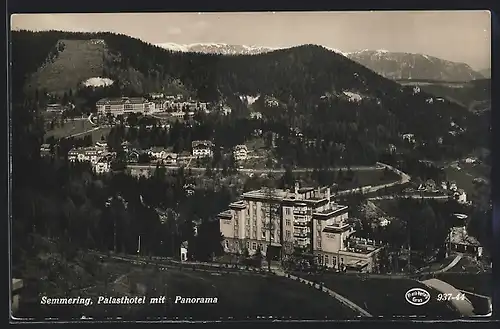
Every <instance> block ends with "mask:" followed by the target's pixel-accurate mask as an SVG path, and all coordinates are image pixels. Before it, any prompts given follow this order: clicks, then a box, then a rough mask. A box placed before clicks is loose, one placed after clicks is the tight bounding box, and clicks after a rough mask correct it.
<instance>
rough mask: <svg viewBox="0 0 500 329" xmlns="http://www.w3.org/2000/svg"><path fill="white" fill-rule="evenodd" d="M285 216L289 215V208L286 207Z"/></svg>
mask: <svg viewBox="0 0 500 329" xmlns="http://www.w3.org/2000/svg"><path fill="white" fill-rule="evenodd" d="M285 214H286V215H290V208H288V207H287V208H285Z"/></svg>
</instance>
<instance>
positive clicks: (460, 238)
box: [449, 227, 481, 247]
mask: <svg viewBox="0 0 500 329" xmlns="http://www.w3.org/2000/svg"><path fill="white" fill-rule="evenodd" d="M449 239H450V242H451V243H455V244H461V245H466V246H475V247H480V246H481V244H480V243H479V241H478V240H477V239H476V238H475V237H473V236H470V235H468V234H467V230H466V229H465V227H453V228H452V229H451V232H450V236H449Z"/></svg>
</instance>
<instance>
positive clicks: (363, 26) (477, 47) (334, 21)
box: [11, 11, 491, 70]
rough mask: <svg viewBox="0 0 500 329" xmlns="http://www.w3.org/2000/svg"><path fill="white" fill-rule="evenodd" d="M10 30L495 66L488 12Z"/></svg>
mask: <svg viewBox="0 0 500 329" xmlns="http://www.w3.org/2000/svg"><path fill="white" fill-rule="evenodd" d="M11 27H12V29H13V30H19V29H25V30H34V31H43V30H64V31H84V32H115V33H121V34H126V35H129V36H132V37H135V38H139V39H142V40H144V41H147V42H149V43H152V44H161V43H177V44H191V43H227V44H237V45H249V46H266V47H276V48H279V47H289V46H296V45H301V44H318V45H323V46H325V47H329V48H334V49H338V50H340V51H343V52H353V51H358V50H363V49H370V50H379V49H384V50H388V51H393V52H409V53H421V54H426V55H431V56H435V57H439V58H443V59H447V60H451V61H455V62H463V63H467V64H469V65H470V66H471V67H472V68H474V69H476V70H480V69H485V68H489V67H491V18H490V13H489V12H488V11H421V12H410V11H406V12H398V11H386V12H381V11H365V12H258V13H255V12H253V13H251V12H246V13H229V12H227V13H221V12H216V13H106V14H96V13H92V14H17V15H13V16H12V18H11Z"/></svg>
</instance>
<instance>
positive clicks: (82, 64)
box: [30, 40, 106, 94]
mask: <svg viewBox="0 0 500 329" xmlns="http://www.w3.org/2000/svg"><path fill="white" fill-rule="evenodd" d="M60 43H63V44H64V49H63V50H62V52H60V53H59V54H58V56H57V57H56V58H55V59H53V60H52V61H49V62H48V63H46V64H45V65H44V66H42V67H41V68H40V69H39V70H38V72H37V73H35V74H34V75H33V77H32V79H31V81H30V85H31V86H32V88H38V89H42V88H46V89H47V91H48V92H54V93H59V94H60V93H64V92H65V91H67V90H68V89H69V88H72V89H73V90H75V89H76V87H77V86H78V84H80V83H81V82H82V81H85V80H87V79H89V78H93V77H99V76H102V74H103V69H104V58H105V53H106V48H105V45H104V44H101V43H92V42H91V41H90V40H61V41H60Z"/></svg>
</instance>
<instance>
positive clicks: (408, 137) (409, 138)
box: [401, 134, 415, 144]
mask: <svg viewBox="0 0 500 329" xmlns="http://www.w3.org/2000/svg"><path fill="white" fill-rule="evenodd" d="M401 137H402V138H403V140H404V141H407V142H409V143H412V144H414V143H415V135H413V134H403V135H402V136H401Z"/></svg>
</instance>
